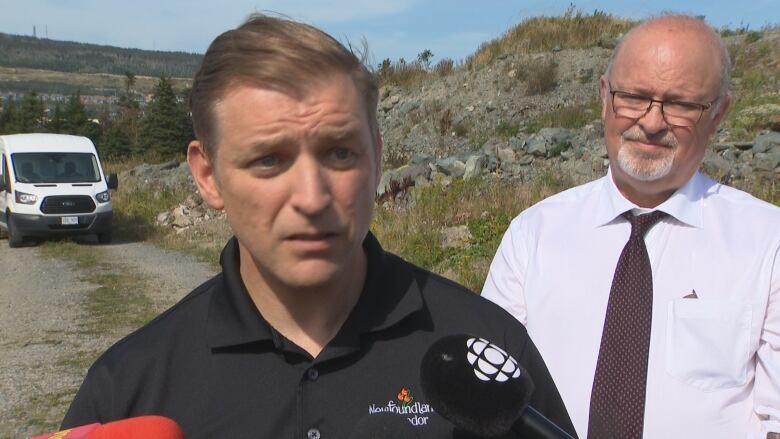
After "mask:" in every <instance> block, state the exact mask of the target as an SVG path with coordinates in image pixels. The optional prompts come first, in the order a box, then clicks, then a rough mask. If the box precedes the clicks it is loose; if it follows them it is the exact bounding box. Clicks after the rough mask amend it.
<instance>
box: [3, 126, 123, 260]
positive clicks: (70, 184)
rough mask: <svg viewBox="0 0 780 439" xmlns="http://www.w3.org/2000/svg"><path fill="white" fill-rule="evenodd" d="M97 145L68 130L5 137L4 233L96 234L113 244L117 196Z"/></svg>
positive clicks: (13, 240)
mask: <svg viewBox="0 0 780 439" xmlns="http://www.w3.org/2000/svg"><path fill="white" fill-rule="evenodd" d="M116 187H117V177H116V174H111V175H110V176H109V177H108V179H106V178H105V175H103V167H102V166H101V164H100V159H98V155H97V151H96V150H95V145H93V144H92V142H91V141H90V140H89V139H88V138H86V137H80V136H69V135H64V134H13V135H8V136H0V232H3V231H4V232H5V234H7V235H8V245H9V246H11V247H18V246H20V245H22V244H23V243H24V241H25V239H26V238H42V237H46V236H56V235H83V234H91V233H94V234H96V235H97V237H98V241H99V242H100V243H104V244H105V243H109V242H111V218H112V211H111V196H110V195H109V192H108V190H109V189H116Z"/></svg>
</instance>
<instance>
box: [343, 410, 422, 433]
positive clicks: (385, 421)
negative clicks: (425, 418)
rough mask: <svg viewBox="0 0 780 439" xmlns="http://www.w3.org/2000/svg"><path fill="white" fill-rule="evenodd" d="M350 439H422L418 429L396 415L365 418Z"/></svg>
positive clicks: (357, 425)
mask: <svg viewBox="0 0 780 439" xmlns="http://www.w3.org/2000/svg"><path fill="white" fill-rule="evenodd" d="M349 439H422V436H420V434H419V433H418V431H417V428H415V427H413V426H412V424H410V423H409V421H408V420H407V419H406V416H399V415H397V414H395V413H374V414H369V415H366V416H363V418H362V419H361V420H360V421H359V422H358V423H357V424H356V425H355V428H354V429H353V430H352V433H350V435H349Z"/></svg>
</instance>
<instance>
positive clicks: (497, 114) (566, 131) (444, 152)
mask: <svg viewBox="0 0 780 439" xmlns="http://www.w3.org/2000/svg"><path fill="white" fill-rule="evenodd" d="M561 19H562V20H565V19H566V18H565V17H564V18H561ZM520 26H522V24H521V25H520ZM732 33H733V32H732ZM618 36H619V35H601V36H600V37H599V38H598V41H597V42H596V43H595V44H593V45H592V46H591V47H585V48H566V47H565V46H564V47H563V48H561V47H553V48H552V50H548V51H533V50H524V49H511V47H523V46H522V45H517V44H515V45H504V46H506V47H510V49H507V50H505V51H498V52H497V53H495V54H494V55H493V56H491V57H489V59H487V61H484V62H482V63H476V62H468V63H466V64H464V65H462V66H460V67H456V68H453V69H451V70H448V71H446V72H444V73H441V72H438V73H437V72H436V70H435V69H429V70H426V71H424V72H422V75H420V77H418V78H417V79H415V80H413V81H407V82H401V81H392V78H389V80H388V78H385V79H386V80H385V85H383V86H382V88H381V90H380V102H379V109H378V119H379V123H380V127H381V131H382V135H383V139H384V145H385V150H384V157H383V159H384V167H385V173H384V175H383V177H382V182H381V184H380V188H379V190H378V192H377V200H378V201H379V202H380V203H384V202H388V201H392V200H397V199H398V198H399V197H404V196H406V195H408V194H410V193H411V191H412V190H413V187H419V186H421V185H428V184H431V183H441V184H445V185H446V184H448V183H449V182H451V181H453V180H454V179H470V178H477V177H486V176H490V177H491V178H498V179H504V180H507V181H517V182H521V183H522V182H527V181H532V180H534V178H535V177H536V176H538V175H540V174H542V173H548V172H552V173H554V174H557V175H566V176H567V177H568V178H569V179H570V180H571V182H572V183H581V182H585V181H589V180H592V179H594V178H597V177H599V176H602V175H603V174H604V172H605V171H606V167H607V164H608V162H607V159H606V149H605V146H604V142H603V126H602V124H601V121H600V103H599V102H598V100H597V97H598V81H599V76H600V75H601V73H602V72H603V71H604V70H605V68H606V65H607V62H608V59H609V56H610V54H611V51H612V49H613V48H614V45H615V43H616V40H617V38H618ZM726 41H727V43H728V45H729V49H730V52H731V56H732V59H733V64H734V69H733V81H732V94H733V96H734V102H733V105H732V111H731V113H730V114H729V116H728V117H727V120H726V122H725V123H724V124H723V127H722V128H721V129H720V131H719V132H718V133H717V134H716V136H715V138H714V139H713V145H712V147H711V148H709V150H708V151H707V154H706V157H705V160H704V163H703V165H702V169H703V171H704V172H705V173H707V174H709V175H711V176H713V177H714V178H716V179H718V180H720V181H724V182H728V183H732V184H736V185H738V186H740V185H741V186H743V187H746V186H750V185H753V184H754V183H755V182H759V183H758V184H759V185H764V187H769V188H770V190H774V191H776V190H777V189H776V188H777V186H776V185H777V183H778V182H780V91H779V90H780V28H773V29H766V30H764V31H763V32H761V33H747V32H742V33H733V35H731V34H729V35H727V36H726ZM494 45H495V44H494ZM498 47H502V46H501V45H499V46H498ZM171 175H175V176H178V177H176V178H172V177H171ZM125 178H126V179H128V181H130V182H131V184H132V182H134V181H138V182H141V181H147V182H148V181H150V178H151V180H154V181H174V180H175V181H181V182H185V181H188V175H187V169H186V165H182V166H176V164H175V163H170V164H167V165H165V166H162V167H159V166H157V167H155V166H145V167H142V168H138V169H135V170H132V171H129V172H128V173H127V174H126V175H125ZM160 179H162V180H160ZM177 179H178V180H177ZM761 182H765V183H761ZM748 183H749V184H748ZM190 184H191V183H190ZM773 188H774V189H773ZM190 189H191V190H192V192H193V193H194V187H190ZM204 217H209V218H214V217H216V218H219V217H220V215H215V214H214V213H213V212H211V213H209V212H208V210H207V209H205V208H203V207H201V204H200V201H199V200H198V199H197V195H193V196H192V197H190V199H189V200H188V201H187V202H186V203H183V204H182V205H180V206H179V207H178V208H177V209H176V210H175V211H173V212H169V213H168V214H163V215H160V216H159V218H158V223H160V224H168V225H173V226H174V227H176V228H177V229H182V228H186V227H189V226H190V225H192V224H194V223H196V222H198V221H199V219H200V218H204Z"/></svg>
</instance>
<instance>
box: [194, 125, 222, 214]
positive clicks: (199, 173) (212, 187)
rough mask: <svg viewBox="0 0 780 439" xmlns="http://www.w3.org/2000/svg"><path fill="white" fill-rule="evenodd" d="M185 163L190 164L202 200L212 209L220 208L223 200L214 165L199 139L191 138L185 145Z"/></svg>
mask: <svg viewBox="0 0 780 439" xmlns="http://www.w3.org/2000/svg"><path fill="white" fill-rule="evenodd" d="M187 164H189V165H190V172H191V173H192V179H193V180H195V184H196V185H197V186H198V192H200V196H201V198H203V201H205V202H206V204H208V205H209V206H210V207H211V208H212V209H216V210H222V209H223V208H224V207H225V202H224V201H223V200H222V194H221V193H220V189H219V181H217V175H216V172H215V169H214V165H213V162H212V161H211V160H209V156H208V154H206V150H205V149H204V148H203V143H201V142H200V141H199V140H193V141H192V142H190V144H189V146H188V147H187Z"/></svg>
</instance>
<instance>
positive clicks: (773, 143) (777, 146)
mask: <svg viewBox="0 0 780 439" xmlns="http://www.w3.org/2000/svg"><path fill="white" fill-rule="evenodd" d="M774 150H780V133H778V132H775V131H764V132H762V133H760V134H759V135H758V136H756V138H755V139H753V152H754V153H764V152H770V151H774Z"/></svg>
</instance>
